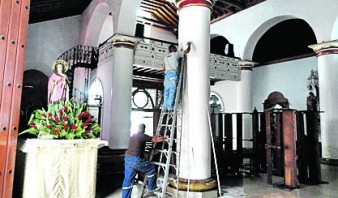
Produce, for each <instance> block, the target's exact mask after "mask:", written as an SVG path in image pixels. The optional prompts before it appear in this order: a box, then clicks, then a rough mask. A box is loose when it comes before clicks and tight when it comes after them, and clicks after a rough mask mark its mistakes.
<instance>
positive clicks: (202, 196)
mask: <svg viewBox="0 0 338 198" xmlns="http://www.w3.org/2000/svg"><path fill="white" fill-rule="evenodd" d="M167 192H169V193H170V194H172V195H174V196H176V188H173V187H170V186H168V187H167ZM177 197H194V198H217V189H213V190H208V191H203V192H196V191H186V190H178V192H177Z"/></svg>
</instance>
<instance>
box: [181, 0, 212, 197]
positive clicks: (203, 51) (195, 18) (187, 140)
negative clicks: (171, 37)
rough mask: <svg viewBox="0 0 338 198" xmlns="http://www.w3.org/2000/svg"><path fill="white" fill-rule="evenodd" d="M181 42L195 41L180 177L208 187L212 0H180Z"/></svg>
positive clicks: (189, 65) (185, 91)
mask: <svg viewBox="0 0 338 198" xmlns="http://www.w3.org/2000/svg"><path fill="white" fill-rule="evenodd" d="M177 5H178V8H179V9H178V15H179V18H180V21H179V26H178V31H179V32H178V35H179V46H180V47H181V48H182V47H183V48H184V46H185V44H186V43H187V42H188V41H190V42H192V46H191V50H190V53H189V54H188V55H187V72H186V79H185V87H184V88H183V103H184V105H183V130H182V143H181V144H182V147H181V162H180V178H181V179H182V181H187V180H189V181H190V182H191V183H193V184H194V185H193V186H192V185H191V186H189V191H190V193H191V191H208V190H210V189H213V188H215V184H214V183H213V184H211V183H212V181H211V179H210V177H211V161H210V160H211V156H212V152H211V140H210V133H209V121H208V115H209V94H210V83H209V79H210V74H209V73H210V72H209V58H210V11H211V6H212V2H211V1H208V0H182V1H178V2H177Z"/></svg>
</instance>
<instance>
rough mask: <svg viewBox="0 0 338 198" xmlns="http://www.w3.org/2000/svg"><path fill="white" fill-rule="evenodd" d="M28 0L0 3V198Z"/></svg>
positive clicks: (9, 176) (13, 137)
mask: <svg viewBox="0 0 338 198" xmlns="http://www.w3.org/2000/svg"><path fill="white" fill-rule="evenodd" d="M29 5H30V0H16V1H9V0H1V1H0V161H1V163H0V197H3V198H8V197H12V190H13V180H14V168H15V156H16V145H17V137H18V128H19V127H18V125H19V115H20V102H21V92H22V78H23V70H24V66H25V52H26V40H27V27H28V17H29Z"/></svg>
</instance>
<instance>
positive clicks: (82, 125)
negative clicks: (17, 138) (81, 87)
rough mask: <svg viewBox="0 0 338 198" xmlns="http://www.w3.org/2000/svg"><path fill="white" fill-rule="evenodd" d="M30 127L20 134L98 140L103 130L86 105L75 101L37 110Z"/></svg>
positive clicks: (29, 122)
mask: <svg viewBox="0 0 338 198" xmlns="http://www.w3.org/2000/svg"><path fill="white" fill-rule="evenodd" d="M28 125H29V126H30V128H29V129H27V130H24V131H22V132H21V133H20V134H24V133H30V134H33V135H36V136H37V138H42V139H44V138H47V139H90V138H97V137H98V135H99V132H100V130H101V127H100V126H99V124H98V123H97V122H96V121H95V120H94V119H93V116H92V115H91V114H90V113H89V112H88V111H87V106H86V104H79V103H78V102H76V101H75V100H74V99H71V100H69V101H63V100H59V101H57V102H56V103H53V104H49V105H48V109H47V110H45V109H43V108H42V109H37V110H35V111H34V112H33V113H32V115H31V117H30V119H29V121H28Z"/></svg>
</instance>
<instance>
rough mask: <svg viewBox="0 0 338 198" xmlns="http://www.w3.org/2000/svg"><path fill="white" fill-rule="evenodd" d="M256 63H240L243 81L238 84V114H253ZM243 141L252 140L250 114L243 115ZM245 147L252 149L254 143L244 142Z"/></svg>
mask: <svg viewBox="0 0 338 198" xmlns="http://www.w3.org/2000/svg"><path fill="white" fill-rule="evenodd" d="M254 65H255V63H254V62H250V61H240V62H239V66H240V68H241V81H240V82H239V84H238V87H237V88H238V96H237V98H238V112H239V113H244V112H250V113H251V112H252V111H253V108H252V93H251V84H252V68H253V67H254ZM242 137H243V139H245V140H249V139H252V117H251V115H249V114H243V136H242ZM243 147H245V148H248V147H249V148H250V147H251V148H252V142H250V141H243Z"/></svg>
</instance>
